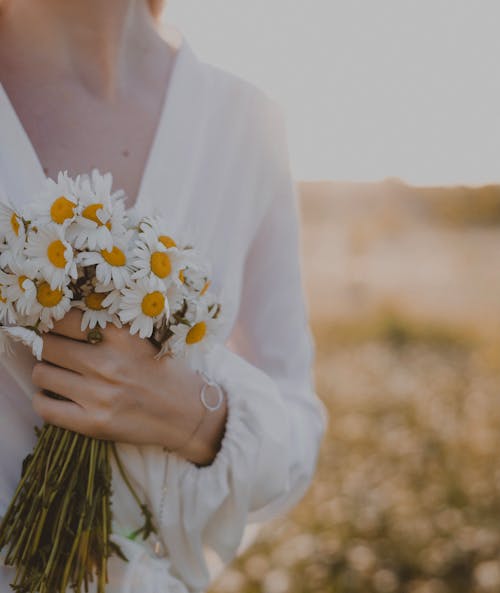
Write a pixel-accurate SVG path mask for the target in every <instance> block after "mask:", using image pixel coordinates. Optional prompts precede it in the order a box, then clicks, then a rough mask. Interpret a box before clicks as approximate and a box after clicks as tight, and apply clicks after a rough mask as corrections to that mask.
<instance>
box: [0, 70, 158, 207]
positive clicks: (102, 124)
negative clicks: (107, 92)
mask: <svg viewBox="0 0 500 593" xmlns="http://www.w3.org/2000/svg"><path fill="white" fill-rule="evenodd" d="M4 87H5V89H6V91H7V93H8V94H9V97H10V98H11V102H12V104H13V106H14V108H15V110H16V112H17V115H18V117H19V119H20V121H21V122H22V125H23V127H24V130H25V132H26V134H27V135H28V138H29V140H30V141H31V144H32V145H33V149H34V150H35V152H36V155H37V157H38V160H39V161H40V164H41V166H42V168H43V171H44V173H45V175H46V176H49V177H52V178H56V177H57V172H58V171H59V170H64V169H67V170H68V173H69V174H70V175H72V176H75V175H76V174H78V173H81V172H83V171H90V170H91V169H92V168H94V167H98V168H99V169H100V170H101V171H113V180H114V183H113V185H114V189H118V188H121V189H123V190H124V191H125V193H126V195H127V200H126V203H127V206H132V205H133V204H134V202H135V199H136V197H137V195H138V192H139V188H140V185H141V181H142V178H143V175H144V170H145V166H146V163H147V160H148V155H149V153H150V150H151V146H152V143H153V139H154V136H155V131H156V127H157V122H158V119H159V117H160V113H161V105H162V98H163V97H162V94H161V89H159V92H158V93H153V94H152V95H151V94H149V95H146V94H141V93H139V94H137V95H135V96H129V95H127V96H124V97H123V98H121V99H120V100H119V101H116V102H113V101H111V102H110V101H102V100H98V99H96V98H95V97H94V96H92V95H91V94H90V93H87V92H82V88H81V87H80V86H77V85H75V84H72V83H66V84H57V85H52V86H47V87H43V88H36V89H34V91H33V90H32V91H31V92H30V94H29V96H28V95H27V93H26V92H24V91H23V90H22V88H21V87H18V86H16V85H15V81H11V84H9V81H7V83H6V84H4Z"/></svg>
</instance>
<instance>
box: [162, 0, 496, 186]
mask: <svg viewBox="0 0 500 593" xmlns="http://www.w3.org/2000/svg"><path fill="white" fill-rule="evenodd" d="M165 18H166V20H169V21H170V22H172V24H174V25H176V26H177V27H178V28H179V29H180V30H181V31H182V32H183V33H184V34H185V35H186V38H187V39H188V40H189V42H190V44H191V46H192V47H193V49H194V51H195V52H196V53H197V55H198V56H199V57H200V58H201V59H203V60H204V61H208V62H211V63H213V64H216V65H219V66H221V67H223V68H225V69H227V70H229V71H232V72H234V73H236V74H238V75H239V76H241V77H243V78H246V79H248V80H250V81H251V82H253V83H255V84H257V85H258V86H260V87H261V88H262V89H263V90H265V91H266V92H267V93H269V94H270V95H271V96H272V97H273V98H275V99H276V100H278V101H279V103H280V104H281V105H282V107H283V109H284V111H285V115H286V118H287V129H288V135H289V148H290V154H291V161H292V170H293V176H294V177H295V178H297V179H310V180H311V179H343V180H348V179H350V180H378V179H382V178H384V177H401V178H402V179H404V180H405V181H407V182H409V183H414V184H419V185H427V184H455V183H465V184H479V183H485V182H500V0H411V1H410V0H342V1H340V0H168V5H167V9H166V12H165Z"/></svg>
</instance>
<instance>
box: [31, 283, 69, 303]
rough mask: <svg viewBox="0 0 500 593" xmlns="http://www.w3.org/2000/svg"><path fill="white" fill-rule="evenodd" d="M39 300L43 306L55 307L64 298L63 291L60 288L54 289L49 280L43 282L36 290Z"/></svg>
mask: <svg viewBox="0 0 500 593" xmlns="http://www.w3.org/2000/svg"><path fill="white" fill-rule="evenodd" d="M36 298H37V301H38V302H39V303H40V305H42V307H55V306H56V305H58V304H59V303H60V302H61V299H62V298H63V291H62V290H61V289H60V288H56V289H55V290H52V289H51V288H50V285H49V283H48V282H42V283H41V284H40V286H39V287H38V288H37V291H36Z"/></svg>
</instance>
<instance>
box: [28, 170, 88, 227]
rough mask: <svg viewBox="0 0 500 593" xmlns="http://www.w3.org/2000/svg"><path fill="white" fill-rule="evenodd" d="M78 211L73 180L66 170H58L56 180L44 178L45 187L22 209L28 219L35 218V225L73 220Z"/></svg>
mask: <svg viewBox="0 0 500 593" xmlns="http://www.w3.org/2000/svg"><path fill="white" fill-rule="evenodd" d="M77 213H78V199H77V198H76V196H75V189H74V182H73V180H72V179H71V177H69V176H68V172H67V171H64V172H62V171H59V173H58V176H57V181H54V180H53V179H50V178H49V177H47V178H46V185H45V188H44V189H43V190H42V192H41V193H40V195H39V196H38V197H37V199H36V201H34V202H32V203H31V204H29V205H28V206H27V208H26V210H25V211H24V217H25V218H27V219H28V220H31V221H34V220H36V224H37V226H42V225H45V224H48V223H54V224H64V223H67V222H71V221H73V220H74V218H75V216H76V214H77Z"/></svg>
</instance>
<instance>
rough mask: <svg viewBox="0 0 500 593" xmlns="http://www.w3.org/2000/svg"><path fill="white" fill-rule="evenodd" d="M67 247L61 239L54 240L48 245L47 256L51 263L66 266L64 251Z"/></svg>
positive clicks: (60, 266) (58, 266)
mask: <svg viewBox="0 0 500 593" xmlns="http://www.w3.org/2000/svg"><path fill="white" fill-rule="evenodd" d="M65 250H66V247H65V246H64V243H63V242H62V241H60V240H59V239H58V240H57V241H52V243H50V244H49V246H48V247H47V257H48V258H49V261H50V263H51V264H53V265H54V266H55V267H56V268H64V266H65V265H66V263H67V262H66V257H65V256H64V252H65Z"/></svg>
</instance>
